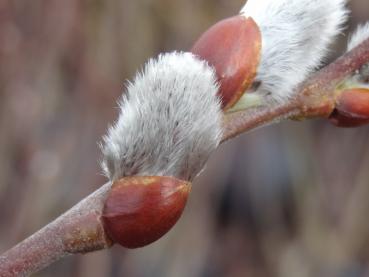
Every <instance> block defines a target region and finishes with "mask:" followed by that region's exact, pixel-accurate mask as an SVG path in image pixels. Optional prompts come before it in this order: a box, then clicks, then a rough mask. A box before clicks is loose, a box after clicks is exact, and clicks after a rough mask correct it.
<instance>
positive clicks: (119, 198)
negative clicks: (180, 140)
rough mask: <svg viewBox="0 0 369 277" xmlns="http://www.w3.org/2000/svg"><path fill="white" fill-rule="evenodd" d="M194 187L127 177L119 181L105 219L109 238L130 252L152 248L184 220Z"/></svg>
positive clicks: (168, 180)
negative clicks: (180, 219)
mask: <svg viewBox="0 0 369 277" xmlns="http://www.w3.org/2000/svg"><path fill="white" fill-rule="evenodd" d="M190 189H191V186H190V184H189V183H188V182H185V181H182V180H178V179H176V178H172V177H158V176H156V177H141V176H137V177H127V178H123V179H121V180H119V181H116V182H115V183H114V184H113V185H112V188H111V190H110V193H109V195H108V198H107V200H106V202H105V206H104V210H103V215H102V219H103V222H104V226H105V231H106V232H107V235H108V236H109V237H110V239H112V240H113V241H114V242H116V243H119V244H121V245H122V246H124V247H127V248H138V247H143V246H145V245H148V244H150V243H152V242H154V241H156V240H158V239H159V238H160V237H162V236H163V235H164V234H166V233H167V232H168V231H169V230H170V229H171V228H172V227H173V225H174V224H175V223H176V222H177V220H178V219H179V218H180V216H181V214H182V212H183V209H184V207H185V205H186V202H187V198H188V195H189V192H190Z"/></svg>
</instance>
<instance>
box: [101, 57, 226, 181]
mask: <svg viewBox="0 0 369 277" xmlns="http://www.w3.org/2000/svg"><path fill="white" fill-rule="evenodd" d="M217 91H218V84H217V82H216V77H215V72H214V70H213V69H212V68H211V67H210V66H208V65H207V63H206V62H204V61H201V60H199V59H197V58H196V57H194V56H193V55H192V54H190V53H177V52H174V53H169V54H162V55H160V56H159V57H158V58H157V59H151V60H150V61H149V62H148V63H147V64H146V65H145V67H144V69H143V71H142V72H141V73H138V74H137V75H136V77H135V79H134V81H133V82H132V83H130V84H129V86H128V88H127V92H126V93H124V94H123V96H122V99H121V101H120V114H119V118H118V120H117V122H116V123H115V124H114V125H113V126H112V127H110V129H109V130H108V134H107V135H106V136H105V137H104V139H103V140H104V141H103V145H102V152H103V162H102V167H103V170H104V173H105V174H106V175H107V176H108V177H109V179H110V180H112V181H114V180H117V179H119V178H122V177H124V176H130V175H146V176H150V175H155V176H174V177H177V178H182V179H186V180H191V179H192V178H193V177H195V176H196V175H197V174H198V173H199V172H200V171H201V169H202V168H203V166H204V164H205V162H206V161H207V159H208V157H209V155H210V154H211V152H212V151H213V150H214V149H215V148H216V147H217V146H218V144H219V142H220V139H221V115H222V113H221V107H220V102H219V99H218V97H217V95H216V94H217Z"/></svg>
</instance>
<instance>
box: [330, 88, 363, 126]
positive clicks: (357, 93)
mask: <svg viewBox="0 0 369 277" xmlns="http://www.w3.org/2000/svg"><path fill="white" fill-rule="evenodd" d="M329 119H330V121H331V122H332V123H333V124H334V125H336V126H338V127H358V126H361V125H365V124H368V123H369V89H349V90H345V91H343V92H342V93H341V94H340V95H339V96H338V99H337V103H336V108H335V110H334V112H333V113H332V115H331V116H330V118H329Z"/></svg>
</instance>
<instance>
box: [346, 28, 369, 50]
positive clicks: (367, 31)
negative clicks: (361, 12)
mask: <svg viewBox="0 0 369 277" xmlns="http://www.w3.org/2000/svg"><path fill="white" fill-rule="evenodd" d="M367 39H369V22H367V23H366V24H363V25H360V26H359V27H358V28H357V29H356V30H355V32H354V33H353V34H352V35H351V37H350V39H349V42H348V44H347V51H350V50H352V49H353V48H355V47H356V46H358V45H359V44H360V43H362V42H364V40H367Z"/></svg>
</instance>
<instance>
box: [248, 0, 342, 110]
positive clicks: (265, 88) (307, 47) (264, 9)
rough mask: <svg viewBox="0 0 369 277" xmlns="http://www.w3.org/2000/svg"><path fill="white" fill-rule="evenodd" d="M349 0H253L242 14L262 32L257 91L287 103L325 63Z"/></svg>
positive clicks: (274, 100) (276, 100)
mask: <svg viewBox="0 0 369 277" xmlns="http://www.w3.org/2000/svg"><path fill="white" fill-rule="evenodd" d="M345 2H346V1H345V0H278V1H276V0H249V1H247V3H246V5H245V6H244V7H243V8H242V10H241V14H244V15H245V16H250V17H252V18H253V19H254V20H255V21H256V23H257V24H258V25H259V27H260V30H261V34H262V57H261V63H260V66H259V69H258V74H257V77H256V80H258V81H259V82H260V86H259V87H258V88H257V89H256V93H258V94H261V95H269V97H268V98H269V99H271V100H272V102H276V103H284V102H285V101H286V100H288V98H290V97H292V96H293V94H294V89H295V88H296V86H297V85H298V84H299V83H301V82H302V81H303V80H304V79H306V77H307V75H308V74H309V73H310V72H312V71H313V70H314V69H316V67H318V66H320V65H321V62H322V58H323V57H324V56H325V55H326V54H327V49H328V46H329V44H330V43H331V42H332V40H333V38H334V37H335V36H336V35H337V34H338V33H339V32H340V30H341V29H340V28H341V25H342V23H343V22H344V21H345V20H346V16H347V10H346V8H345Z"/></svg>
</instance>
